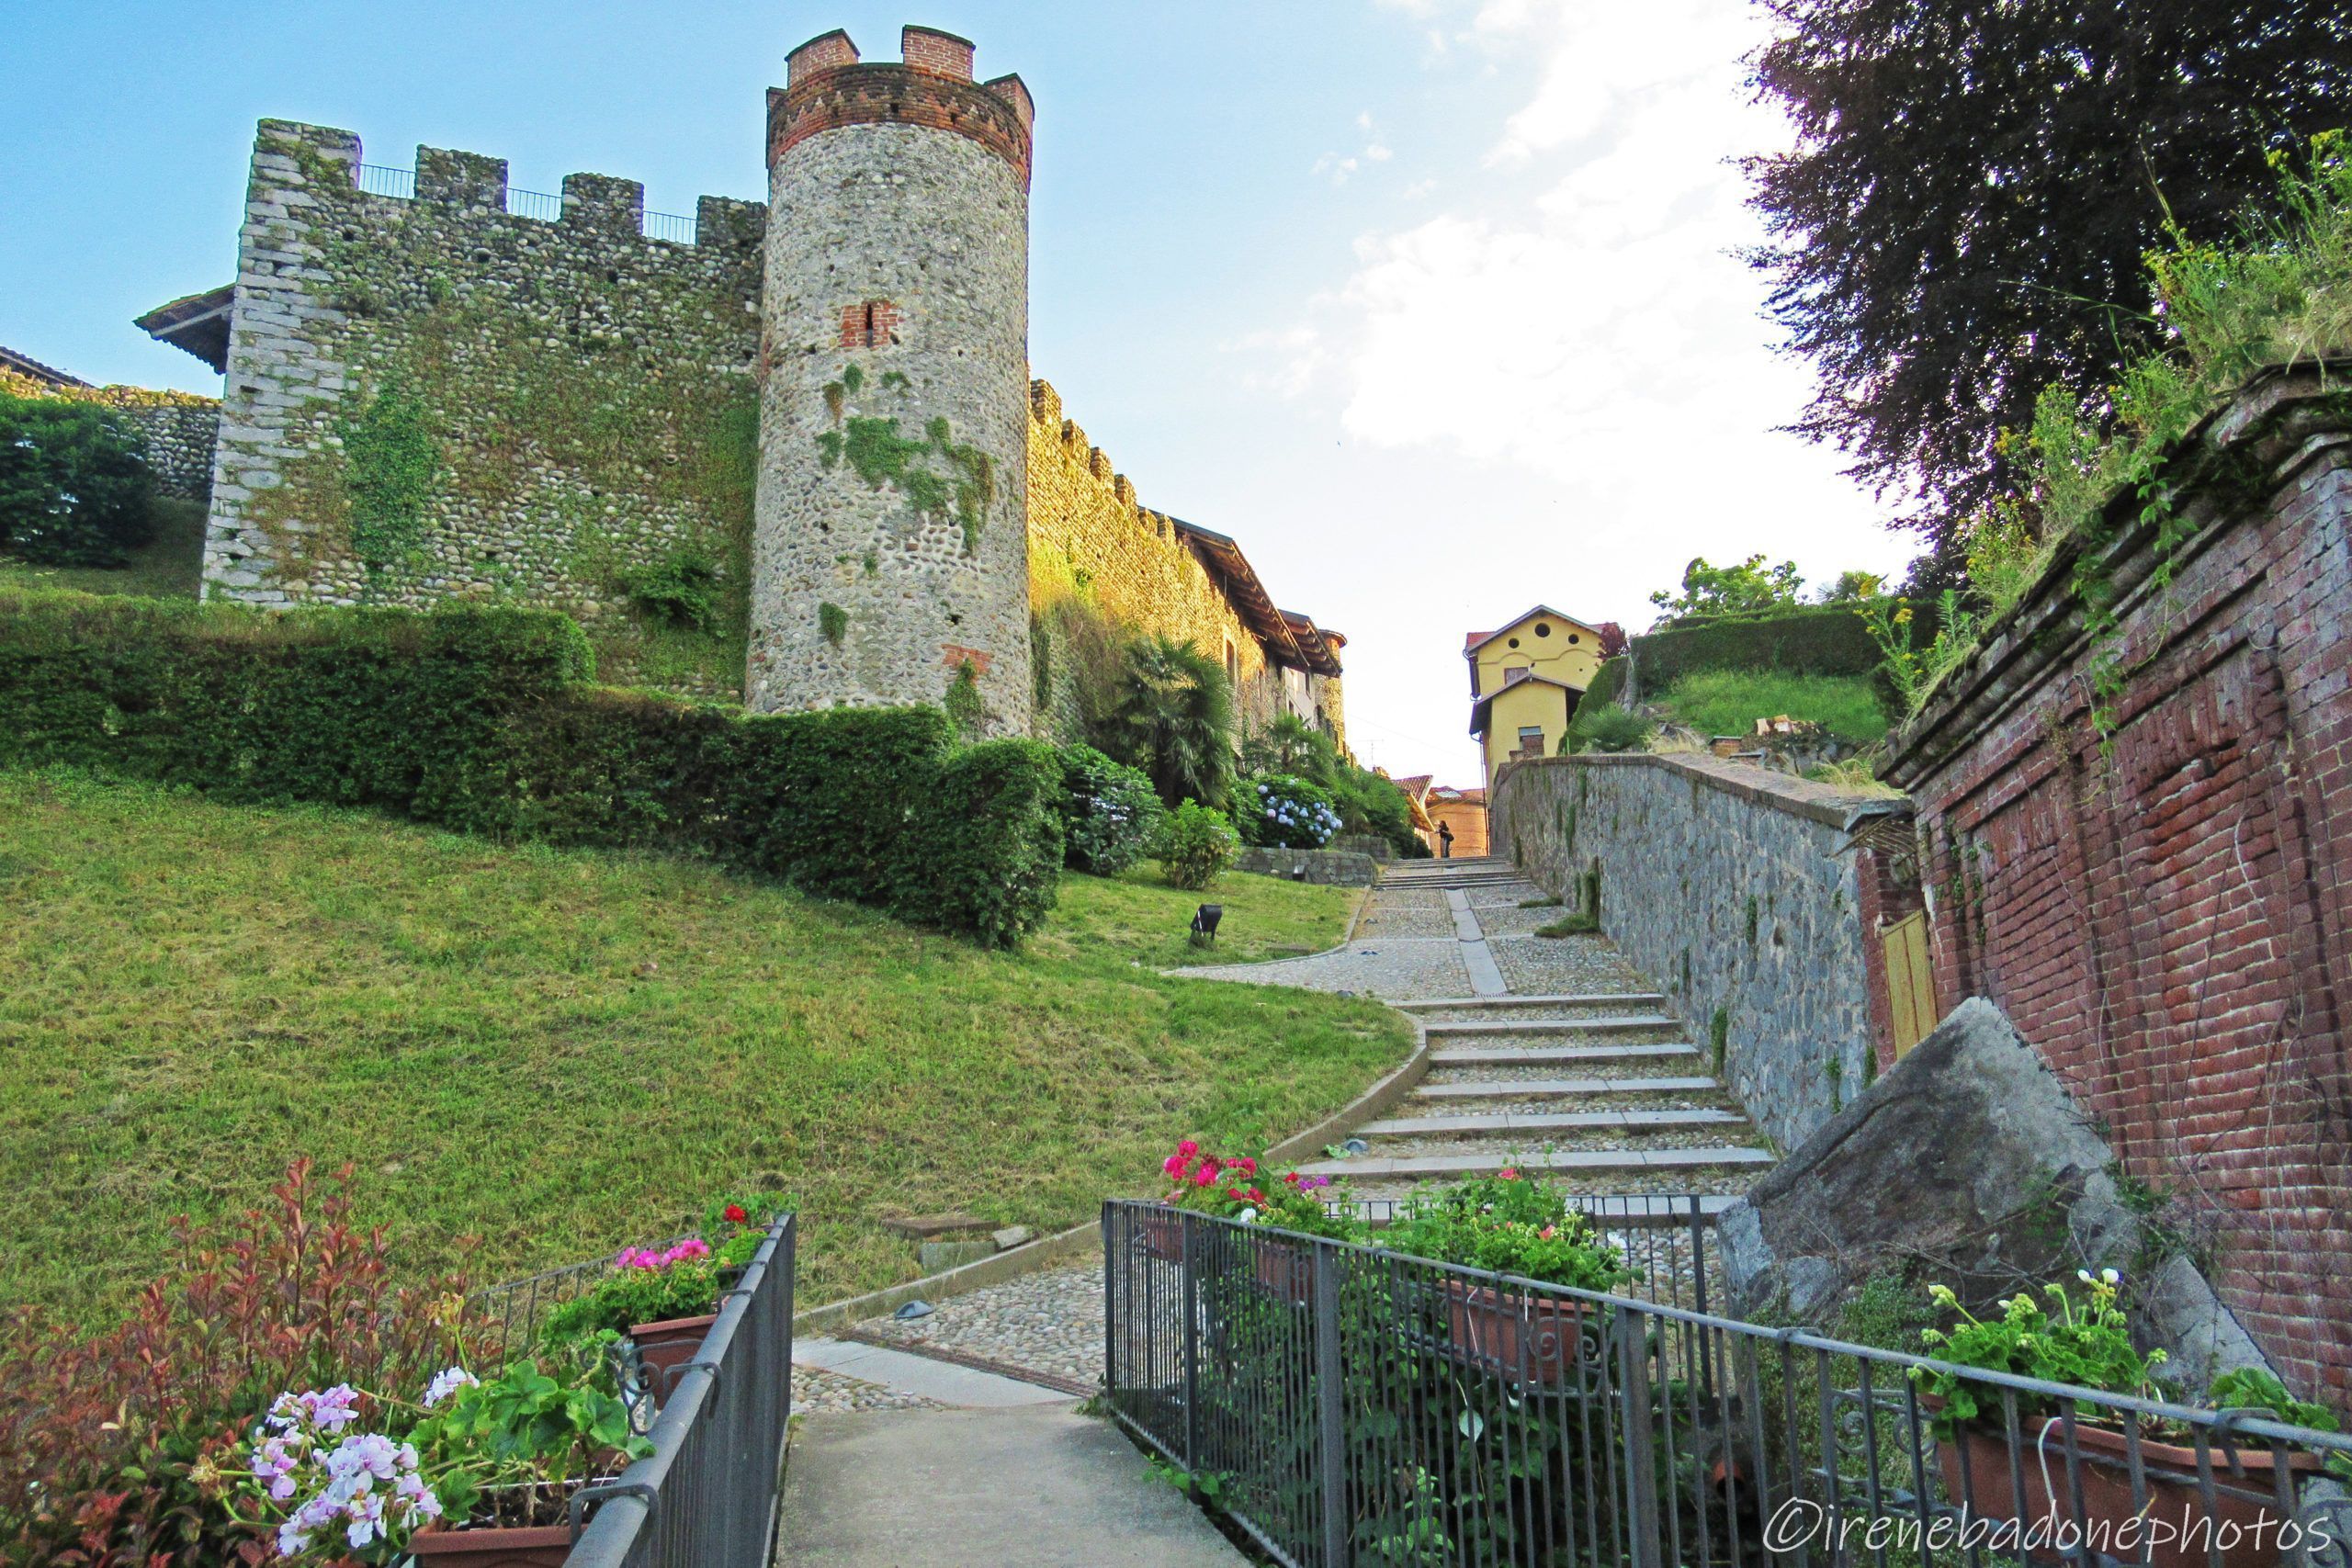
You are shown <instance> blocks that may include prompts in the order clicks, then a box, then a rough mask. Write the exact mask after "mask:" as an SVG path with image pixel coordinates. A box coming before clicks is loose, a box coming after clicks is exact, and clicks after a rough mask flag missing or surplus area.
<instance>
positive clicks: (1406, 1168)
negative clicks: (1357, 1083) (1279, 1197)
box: [1299, 1144, 1777, 1181]
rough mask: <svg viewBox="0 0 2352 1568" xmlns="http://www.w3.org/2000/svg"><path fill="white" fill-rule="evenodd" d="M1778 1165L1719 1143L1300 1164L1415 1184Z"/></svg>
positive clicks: (1312, 1170) (1303, 1169) (1759, 1152)
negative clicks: (1508, 1169) (1509, 1171)
mask: <svg viewBox="0 0 2352 1568" xmlns="http://www.w3.org/2000/svg"><path fill="white" fill-rule="evenodd" d="M1775 1163H1777V1160H1776V1158H1775V1156H1773V1154H1772V1152H1771V1151H1770V1149H1752V1148H1747V1147H1746V1146H1744V1145H1737V1144H1718V1145H1713V1146H1711V1147H1707V1148H1697V1149H1548V1150H1544V1151H1543V1152H1541V1153H1537V1154H1529V1153H1526V1152H1524V1151H1521V1152H1519V1153H1512V1152H1510V1151H1509V1150H1504V1151H1500V1152H1498V1151H1495V1150H1491V1149H1487V1150H1468V1149H1465V1150H1464V1151H1463V1152H1461V1153H1459V1154H1431V1155H1358V1156H1355V1157H1354V1158H1353V1159H1328V1160H1317V1161H1315V1162H1314V1163H1313V1164H1311V1165H1302V1166H1300V1167H1299V1172H1300V1174H1302V1175H1306V1176H1333V1177H1341V1176H1343V1177H1347V1178H1350V1179H1354V1180H1363V1181H1369V1180H1374V1179H1383V1178H1385V1179H1392V1180H1394V1179H1411V1180H1419V1179H1424V1178H1434V1179H1443V1178H1447V1177H1460V1176H1485V1175H1488V1174H1491V1173H1492V1172H1494V1171H1497V1170H1499V1169H1501V1168H1503V1167H1504V1165H1506V1164H1509V1165H1511V1166H1513V1167H1516V1168H1519V1169H1521V1170H1548V1171H1556V1172H1560V1173H1562V1174H1565V1175H1576V1176H1593V1175H1598V1174H1600V1173H1603V1172H1608V1171H1661V1170H1698V1169H1709V1168H1716V1167H1721V1166H1768V1165H1772V1164H1775Z"/></svg>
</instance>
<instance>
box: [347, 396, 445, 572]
mask: <svg viewBox="0 0 2352 1568" xmlns="http://www.w3.org/2000/svg"><path fill="white" fill-rule="evenodd" d="M340 432H341V434H342V436H343V459H344V467H345V476H344V489H345V494H346V495H348V497H349V498H350V504H351V547H352V550H353V552H354V553H355V554H356V555H357V556H358V557H359V558H360V559H361V560H362V561H364V562H366V563H367V564H368V566H369V567H370V568H375V569H379V570H380V569H382V568H385V567H390V566H395V565H399V564H401V563H402V562H405V561H407V560H409V559H411V558H413V557H414V556H415V554H416V552H417V549H418V547H420V546H421V545H422V544H423V543H424V508H425V503H426V502H429V501H430V500H431V499H432V498H433V493H434V490H435V484H436V481H437V480H438V479H439V478H440V476H441V446H440V443H439V442H438V441H437V440H435V436H434V432H433V418H432V414H431V412H430V411H429V410H427V409H426V407H425V406H424V400H423V399H421V398H419V397H417V396H416V395H415V394H414V393H413V392H411V391H410V390H409V389H408V388H407V387H406V385H405V384H403V383H402V382H400V381H398V380H392V381H387V382H386V383H385V384H384V385H383V386H382V387H380V388H379V389H377V391H376V395H375V396H374V397H372V398H368V399H364V400H361V401H360V402H359V404H358V405H357V407H356V409H355V410H354V411H353V412H350V413H347V414H346V415H345V417H344V419H343V421H342V423H341V426H340Z"/></svg>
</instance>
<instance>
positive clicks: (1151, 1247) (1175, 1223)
mask: <svg viewBox="0 0 2352 1568" xmlns="http://www.w3.org/2000/svg"><path fill="white" fill-rule="evenodd" d="M1136 1235H1139V1236H1140V1237H1142V1239H1143V1249H1144V1251H1145V1253H1147V1254H1148V1256H1150V1257H1153V1258H1159V1260H1160V1261H1161V1262H1162V1263H1176V1262H1180V1261H1182V1258H1183V1257H1184V1221H1183V1218H1182V1216H1181V1215H1180V1214H1178V1213H1176V1212H1175V1211H1174V1210H1172V1209H1171V1210H1170V1211H1169V1212H1168V1213H1164V1214H1145V1215H1143V1216H1142V1217H1141V1218H1139V1219H1138V1220H1136Z"/></svg>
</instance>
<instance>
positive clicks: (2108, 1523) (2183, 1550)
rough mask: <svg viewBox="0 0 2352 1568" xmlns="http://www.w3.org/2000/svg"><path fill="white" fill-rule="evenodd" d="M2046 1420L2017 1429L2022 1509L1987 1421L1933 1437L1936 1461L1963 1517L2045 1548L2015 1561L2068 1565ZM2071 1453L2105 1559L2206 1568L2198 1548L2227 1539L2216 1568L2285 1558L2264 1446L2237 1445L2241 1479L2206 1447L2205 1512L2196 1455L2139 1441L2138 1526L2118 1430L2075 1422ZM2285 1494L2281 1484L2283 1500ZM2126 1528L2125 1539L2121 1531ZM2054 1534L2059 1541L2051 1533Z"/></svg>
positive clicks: (2061, 1456)
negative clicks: (1964, 1464) (2005, 1523)
mask: <svg viewBox="0 0 2352 1568" xmlns="http://www.w3.org/2000/svg"><path fill="white" fill-rule="evenodd" d="M1920 1403H1921V1404H1922V1405H1924V1406H1927V1407H1928V1408H1930V1409H1935V1408H1940V1407H1941V1404H1942V1403H1943V1402H1942V1401H1941V1400H1937V1399H1932V1398H1929V1399H1922V1400H1921V1401H1920ZM2046 1419H2047V1418H2046V1417H2034V1418H2032V1419H2021V1420H2019V1422H2018V1468H2019V1469H2020V1470H2021V1471H2022V1472H2023V1473H2024V1476H2025V1490H2026V1496H2025V1498H2024V1500H2023V1502H2022V1504H2020V1502H2019V1500H2018V1496H2017V1493H2016V1489H2015V1488H2014V1487H2013V1486H2012V1485H2011V1484H2010V1477H2009V1447H2008V1443H2007V1440H2006V1439H2005V1438H2003V1436H2002V1434H2001V1430H2000V1428H1999V1427H1998V1426H1997V1425H1995V1426H1986V1425H1984V1424H1981V1423H1977V1422H1971V1423H1970V1424H1969V1425H1967V1426H1965V1427H1962V1428H1961V1429H1960V1430H1959V1431H1958V1432H1957V1433H1955V1434H1953V1435H1952V1436H1951V1437H1949V1438H1937V1439H1936V1461H1937V1464H1938V1467H1939V1469H1940V1470H1941V1471H1942V1472H1943V1478H1944V1490H1945V1492H1946V1493H1947V1494H1949V1495H1950V1496H1951V1499H1952V1501H1953V1502H1955V1503H1957V1502H1959V1501H1961V1500H1962V1497H1963V1496H1965V1497H1967V1499H1968V1502H1969V1508H1970V1512H1971V1513H1973V1514H1974V1515H1976V1516H1978V1517H1983V1518H1987V1519H2013V1520H2016V1521H2018V1523H2019V1524H2020V1525H2022V1527H2023V1528H2024V1529H2025V1530H2026V1532H2027V1540H2029V1541H2033V1542H2038V1543H2049V1544H2039V1545H2036V1546H2035V1547H2034V1548H2033V1549H2032V1550H2030V1551H2025V1552H2024V1553H2023V1555H2026V1556H2029V1557H2030V1558H2032V1559H2034V1560H2035V1561H2038V1562H2055V1561H2057V1560H2059V1559H2060V1558H2061V1557H2064V1558H2067V1559H2070V1560H2071V1559H2073V1558H2075V1557H2077V1556H2079V1552H2078V1551H2066V1550H2064V1548H2066V1547H2071V1546H2075V1545H2076V1544H2077V1543H2076V1542H2075V1509H2074V1503H2073V1500H2072V1497H2071V1495H2070V1493H2069V1491H2068V1483H2067V1475H2066V1451H2065V1429H2064V1427H2051V1428H2050V1433H2049V1437H2048V1438H2047V1440H2046V1441H2045V1440H2044V1439H2043V1438H2042V1427H2043V1425H2044V1422H2045V1421H2046ZM1963 1449H1965V1450H1967V1458H1968V1471H1967V1483H1968V1489H1966V1490H1964V1489H1963V1486H1962V1473H1961V1453H1962V1450H1963ZM2208 1451H2209V1454H2210V1456H2211V1463H2212V1471H2213V1507H2212V1509H2211V1512H2210V1513H2209V1512H2208V1511H2207V1509H2206V1507H2205V1502H2204V1498H2203V1496H2202V1495H2201V1494H2200V1493H2199V1489H2198V1484H2197V1450H2195V1449H2194V1448H2183V1447H2179V1446H2177V1445H2176V1444H2172V1443H2160V1442H2157V1441H2155V1440H2154V1439H2153V1438H2144V1437H2143V1438H2141V1439H2140V1466H2141V1472H2142V1474H2143V1476H2145V1478H2146V1481H2147V1494H2148V1510H2147V1517H2148V1521H2149V1523H2148V1525H2145V1526H2139V1527H2132V1526H2131V1520H2132V1518H2133V1517H2134V1516H2135V1515H2137V1514H2138V1512H2139V1510H2138V1509H2137V1508H2135V1507H2134V1506H2132V1502H2131V1461H2130V1459H2129V1457H2128V1454H2127V1450H2126V1449H2125V1447H2124V1438H2123V1434H2122V1433H2121V1432H2120V1431H2115V1430H2113V1429H2111V1428H2109V1427H2091V1426H2086V1425H2084V1424H2082V1423H2081V1422H2080V1421H2077V1422H2076V1423H2075V1453H2076V1455H2077V1456H2078V1459H2079V1468H2080V1470H2081V1472H2082V1478H2083V1522H2084V1523H2085V1524H2086V1525H2087V1526H2088V1527H2089V1529H2091V1531H2092V1532H2093V1535H2092V1540H2091V1544H2092V1545H2093V1546H2094V1547H2095V1548H2097V1549H2098V1550H2099V1551H2104V1552H2106V1553H2107V1554H2108V1555H2109V1556H2113V1557H2118V1558H2120V1559H2122V1560H2123V1561H2124V1562H2141V1563H2146V1564H2148V1565H2149V1568H2207V1565H2208V1564H2210V1563H2211V1561H2212V1559H2211V1556H2210V1555H2209V1553H2208V1552H2207V1550H2206V1547H2207V1543H2208V1541H2209V1540H2215V1541H2220V1542H2225V1543H2231V1544H2224V1545H2223V1546H2222V1559H2221V1560H2222V1568H2267V1564H2270V1563H2275V1562H2278V1561H2280V1559H2281V1558H2282V1557H2283V1556H2285V1555H2287V1554H2285V1553H2282V1552H2281V1551H2279V1548H2278V1535H2279V1527H2280V1525H2281V1523H2282V1521H2281V1519H2280V1518H2279V1516H2278V1501H2277V1499H2278V1486H2277V1466H2276V1464H2275V1463H2274V1458H2275V1456H2274V1455H2273V1454H2272V1453H2271V1451H2270V1450H2268V1449H2267V1448H2254V1447H2249V1446H2246V1445H2240V1447H2239V1449H2238V1450H2237V1451H2238V1458H2239V1459H2240V1460H2241V1461H2243V1462H2244V1464H2245V1473H2244V1474H2243V1475H2240V1474H2236V1473H2234V1472H2232V1470H2231V1469H2230V1462H2229V1461H2228V1460H2227V1459H2226V1458H2225V1457H2224V1456H2223V1455H2222V1450H2221V1448H2220V1447H2219V1445H2212V1446H2211V1447H2210V1448H2209V1450H2208ZM2045 1456H2046V1457H2047V1460H2048V1465H2049V1472H2050V1481H2049V1484H2048V1485H2047V1486H2045V1485H2044V1484H2043V1483H2042V1468H2043V1460H2044V1457H2045ZM2286 1457H2287V1463H2288V1467H2289V1469H2290V1471H2292V1472H2295V1473H2297V1474H2301V1473H2305V1472H2316V1471H2317V1470H2318V1469H2319V1468H2320V1461H2319V1459H2318V1457H2317V1456H2316V1455H2313V1454H2308V1453H2293V1454H2289V1455H2288V1456H2286ZM2225 1487H2234V1488H2236V1489H2237V1490H2238V1491H2241V1492H2258V1493H2260V1494H2261V1495H2262V1497H2261V1499H2260V1500H2257V1499H2256V1498H2254V1497H2246V1496H2237V1495H2233V1493H2231V1492H2229V1491H2225V1490H2224V1488H2225ZM2293 1489H2294V1483H2293V1482H2292V1481H2291V1480H2290V1482H2289V1483H2288V1490H2289V1495H2290V1496H2291V1495H2293ZM2209 1520H2210V1521H2211V1525H2210V1528H2209V1526H2208V1522H2207V1521H2209ZM2158 1525H2161V1526H2162V1527H2165V1529H2169V1530H2170V1531H2172V1532H2173V1534H2172V1538H2171V1539H2169V1540H2163V1541H2152V1540H2149V1539H2148V1536H2149V1533H2150V1529H2151V1528H2152V1527H2154V1526H2158ZM2227 1526H2235V1527H2236V1529H2237V1531H2238V1533H2237V1534H2236V1535H2235V1536H2234V1537H2233V1536H2232V1535H2231V1534H2230V1532H2229V1530H2228V1529H2225V1528H2224V1527H2227ZM2062 1529H2063V1531H2064V1534H2063V1535H2062V1534H2060V1533H2058V1532H2059V1531H2061V1530H2062ZM2126 1529H2132V1530H2133V1533H2131V1534H2129V1535H2127V1534H2125V1533H2123V1532H2124V1531H2125V1530H2126ZM2257 1529H2258V1530H2259V1533H2256V1532H2257ZM2184 1530H2186V1531H2187V1532H2188V1539H2187V1540H2182V1539H2181V1534H2182V1532H2183V1531H2184ZM2102 1531H2103V1532H2106V1533H2105V1534H2104V1535H2102V1534H2101V1533H2100V1532H2102ZM1987 1544H1988V1546H1990V1547H1991V1548H1992V1549H1993V1550H1996V1551H2003V1552H2004V1554H2005V1555H2007V1553H2008V1551H2009V1550H2011V1549H2005V1548H2003V1547H2001V1545H2000V1542H1999V1540H1998V1538H1997V1537H1996V1539H1995V1540H1993V1541H1991V1542H1988V1543H1987Z"/></svg>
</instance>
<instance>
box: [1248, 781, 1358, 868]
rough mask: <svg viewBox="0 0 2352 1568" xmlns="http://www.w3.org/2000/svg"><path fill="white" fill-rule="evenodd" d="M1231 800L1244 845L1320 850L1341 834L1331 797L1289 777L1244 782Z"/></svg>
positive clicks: (1304, 782)
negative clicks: (1233, 800)
mask: <svg viewBox="0 0 2352 1568" xmlns="http://www.w3.org/2000/svg"><path fill="white" fill-rule="evenodd" d="M1234 797H1235V802H1236V804H1235V811H1234V815H1235V818H1236V822H1235V826H1236V827H1237V828H1238V829H1239V831H1240V833H1241V838H1242V841H1243V842H1244V843H1249V844H1256V845H1260V846H1262V847H1264V848H1267V849H1276V850H1319V849H1321V848H1322V847H1323V846H1324V845H1325V844H1328V843H1329V842H1330V841H1331V838H1332V836H1333V835H1334V834H1336V833H1337V832H1339V830H1340V813H1339V811H1338V809H1337V808H1336V807H1333V806H1332V804H1331V797H1330V796H1329V795H1326V794H1325V793H1324V792H1323V791H1321V790H1319V789H1317V788H1316V787H1315V786H1314V785H1313V784H1309V783H1307V782H1306V780H1305V779H1302V778H1298V777H1295V776H1294V775H1292V774H1288V773H1269V774H1267V775H1265V776H1263V777H1261V778H1253V779H1243V780H1242V781H1241V784H1240V785H1239V787H1238V788H1237V789H1236V790H1235V792H1234Z"/></svg>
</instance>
